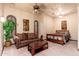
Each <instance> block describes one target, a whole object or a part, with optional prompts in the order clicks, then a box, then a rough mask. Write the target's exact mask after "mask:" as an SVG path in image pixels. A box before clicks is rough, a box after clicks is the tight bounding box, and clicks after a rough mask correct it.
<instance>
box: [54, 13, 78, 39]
mask: <svg viewBox="0 0 79 59" xmlns="http://www.w3.org/2000/svg"><path fill="white" fill-rule="evenodd" d="M55 20H56V21H55V30H61V21H63V20H66V21H67V29H68V30H69V31H70V34H71V39H72V40H77V32H78V31H77V29H78V28H77V13H73V14H70V15H67V16H64V17H63V18H60V19H59V18H57V19H55Z"/></svg>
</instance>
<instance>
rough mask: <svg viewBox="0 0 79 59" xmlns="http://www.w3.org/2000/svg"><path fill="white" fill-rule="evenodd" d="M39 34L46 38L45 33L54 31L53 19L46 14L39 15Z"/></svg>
mask: <svg viewBox="0 0 79 59" xmlns="http://www.w3.org/2000/svg"><path fill="white" fill-rule="evenodd" d="M38 21H39V36H40V35H43V36H44V39H46V34H48V33H50V34H51V33H54V19H53V18H52V17H50V16H48V15H46V14H42V15H41V16H40V17H39V20H38Z"/></svg>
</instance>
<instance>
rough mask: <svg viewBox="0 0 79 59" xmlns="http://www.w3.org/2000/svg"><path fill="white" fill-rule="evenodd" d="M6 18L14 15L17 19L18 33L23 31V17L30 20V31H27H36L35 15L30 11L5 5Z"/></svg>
mask: <svg viewBox="0 0 79 59" xmlns="http://www.w3.org/2000/svg"><path fill="white" fill-rule="evenodd" d="M4 15H5V18H6V16H8V15H13V16H15V17H16V19H17V33H23V32H24V31H23V19H28V20H29V31H26V32H31V33H33V32H34V17H33V15H32V13H29V12H28V11H27V12H26V11H23V10H19V9H16V8H9V7H5V14H4Z"/></svg>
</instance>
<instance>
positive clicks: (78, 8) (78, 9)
mask: <svg viewBox="0 0 79 59" xmlns="http://www.w3.org/2000/svg"><path fill="white" fill-rule="evenodd" d="M77 17H78V22H77V23H78V34H77V36H78V49H79V5H78V6H77Z"/></svg>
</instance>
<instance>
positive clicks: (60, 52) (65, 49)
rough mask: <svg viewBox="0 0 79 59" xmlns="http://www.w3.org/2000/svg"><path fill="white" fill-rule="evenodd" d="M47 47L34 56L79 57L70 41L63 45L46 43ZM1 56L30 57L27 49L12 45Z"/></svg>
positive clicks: (75, 44)
mask: <svg viewBox="0 0 79 59" xmlns="http://www.w3.org/2000/svg"><path fill="white" fill-rule="evenodd" d="M48 45H49V47H48V49H46V50H43V51H41V52H39V53H37V54H35V56H79V51H78V50H77V42H76V41H70V42H68V43H66V44H65V45H60V44H56V43H52V42H48ZM2 56H31V54H30V52H29V51H28V50H27V47H23V48H20V49H16V47H15V46H14V45H12V46H11V47H8V48H4V51H3V54H2Z"/></svg>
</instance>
